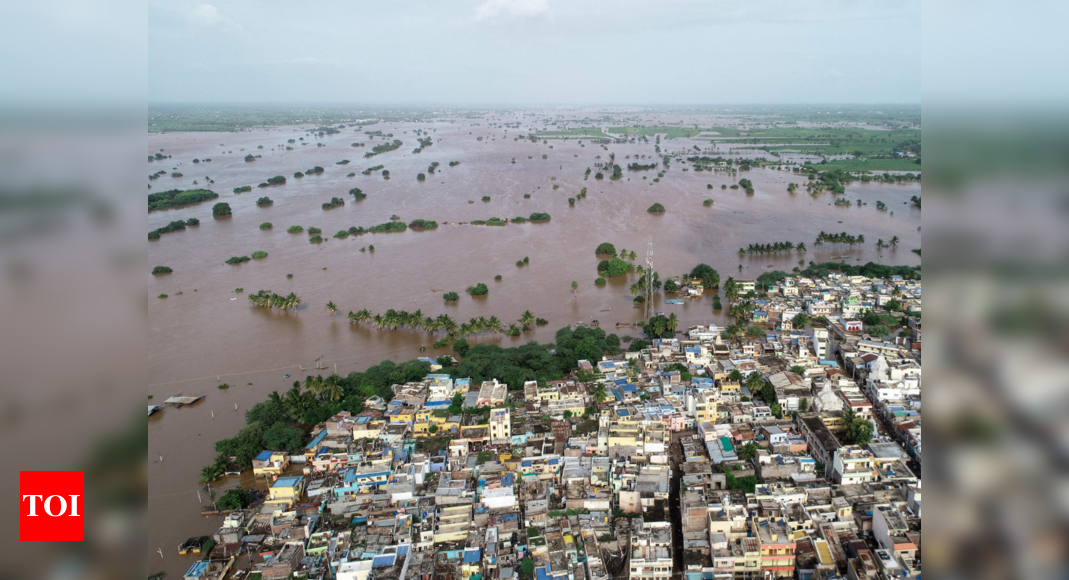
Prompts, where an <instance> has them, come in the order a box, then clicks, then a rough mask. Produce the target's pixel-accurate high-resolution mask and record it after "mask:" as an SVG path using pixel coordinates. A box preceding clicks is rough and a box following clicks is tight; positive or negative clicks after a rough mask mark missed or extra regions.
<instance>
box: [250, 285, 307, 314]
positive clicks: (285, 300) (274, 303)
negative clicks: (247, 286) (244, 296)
mask: <svg viewBox="0 0 1069 580" xmlns="http://www.w3.org/2000/svg"><path fill="white" fill-rule="evenodd" d="M249 302H252V304H253V305H254V306H258V307H260V308H277V309H279V310H290V309H293V310H296V309H297V307H298V306H300V305H301V299H300V298H299V297H298V296H297V295H296V294H294V293H293V292H290V293H289V294H288V295H286V296H282V295H281V294H275V293H274V292H272V291H270V290H260V291H259V292H257V293H256V294H249Z"/></svg>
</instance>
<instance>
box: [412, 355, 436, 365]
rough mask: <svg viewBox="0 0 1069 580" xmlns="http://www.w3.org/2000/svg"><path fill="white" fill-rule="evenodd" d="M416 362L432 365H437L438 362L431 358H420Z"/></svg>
mask: <svg viewBox="0 0 1069 580" xmlns="http://www.w3.org/2000/svg"><path fill="white" fill-rule="evenodd" d="M416 360H418V361H419V362H425V363H431V364H432V365H436V364H438V361H436V360H434V359H433V358H430V357H427V356H421V357H419V358H418V359H416Z"/></svg>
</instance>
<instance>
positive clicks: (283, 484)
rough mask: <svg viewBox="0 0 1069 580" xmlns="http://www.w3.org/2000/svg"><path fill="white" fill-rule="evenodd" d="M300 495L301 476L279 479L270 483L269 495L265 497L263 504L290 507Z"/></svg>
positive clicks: (302, 484) (302, 485) (302, 478)
mask: <svg viewBox="0 0 1069 580" xmlns="http://www.w3.org/2000/svg"><path fill="white" fill-rule="evenodd" d="M302 494H304V477H303V476H300V475H293V476H289V477H280V478H278V479H276V480H275V481H273V482H272V483H271V489H270V495H268V496H267V501H266V502H265V503H267V504H284V505H287V506H290V505H293V504H295V503H297V502H298V501H299V500H300V499H301V495H302Z"/></svg>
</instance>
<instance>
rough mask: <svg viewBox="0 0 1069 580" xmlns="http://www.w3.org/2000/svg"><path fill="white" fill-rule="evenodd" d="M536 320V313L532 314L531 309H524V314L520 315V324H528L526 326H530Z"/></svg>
mask: <svg viewBox="0 0 1069 580" xmlns="http://www.w3.org/2000/svg"><path fill="white" fill-rule="evenodd" d="M534 321H535V315H534V314H531V311H530V310H524V311H523V314H521V315H520V324H523V325H526V326H530V325H532V324H534Z"/></svg>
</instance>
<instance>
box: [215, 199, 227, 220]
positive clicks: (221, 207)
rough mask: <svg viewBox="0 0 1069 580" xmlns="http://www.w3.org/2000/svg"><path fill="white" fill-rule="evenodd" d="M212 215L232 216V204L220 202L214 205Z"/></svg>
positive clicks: (217, 216) (218, 216)
mask: <svg viewBox="0 0 1069 580" xmlns="http://www.w3.org/2000/svg"><path fill="white" fill-rule="evenodd" d="M212 217H216V218H221V217H230V204H229V203H225V202H219V203H217V204H215V205H213V206H212Z"/></svg>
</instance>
